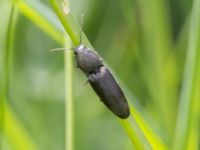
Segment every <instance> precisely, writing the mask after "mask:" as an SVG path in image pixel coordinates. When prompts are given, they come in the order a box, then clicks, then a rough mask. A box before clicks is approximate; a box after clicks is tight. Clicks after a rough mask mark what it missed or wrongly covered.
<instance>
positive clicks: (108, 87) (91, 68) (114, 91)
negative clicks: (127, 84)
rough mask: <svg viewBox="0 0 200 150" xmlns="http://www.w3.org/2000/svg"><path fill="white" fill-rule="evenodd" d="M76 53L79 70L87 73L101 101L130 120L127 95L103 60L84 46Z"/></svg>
mask: <svg viewBox="0 0 200 150" xmlns="http://www.w3.org/2000/svg"><path fill="white" fill-rule="evenodd" d="M80 43H81V42H80ZM74 53H75V56H76V61H77V66H78V68H80V69H81V70H82V71H83V72H84V73H85V75H86V76H87V78H88V81H89V83H90V85H91V86H92V88H93V89H94V91H95V92H96V94H97V95H98V96H99V97H100V99H101V101H102V102H103V103H104V104H105V105H106V106H107V107H108V109H110V110H111V111H112V112H113V113H114V114H115V115H117V116H118V117H120V118H122V119H126V118H128V116H129V115H130V110H129V106H128V103H127V100H126V98H125V95H124V93H123V91H122V89H121V88H120V87H119V85H118V84H117V82H116V80H115V79H114V77H113V75H112V73H111V72H110V70H109V69H108V68H107V67H106V66H105V65H104V64H103V61H102V59H101V58H100V57H99V56H98V55H97V53H95V52H94V51H92V50H91V49H90V48H88V47H86V46H84V45H82V44H79V45H78V46H77V47H76V48H74Z"/></svg>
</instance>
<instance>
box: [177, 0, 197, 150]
mask: <svg viewBox="0 0 200 150" xmlns="http://www.w3.org/2000/svg"><path fill="white" fill-rule="evenodd" d="M199 85H200V1H199V0H194V2H193V8H192V15H191V22H190V35H189V45H188V51H187V59H186V66H185V72H184V78H183V87H182V90H181V95H180V104H179V111H178V119H177V126H176V133H175V139H174V150H185V149H188V150H189V149H194V150H195V149H199V148H198V147H199V117H200V116H199V106H200V102H199V99H200V97H199V91H200V88H199ZM190 146H191V147H190ZM192 147H193V148H192Z"/></svg>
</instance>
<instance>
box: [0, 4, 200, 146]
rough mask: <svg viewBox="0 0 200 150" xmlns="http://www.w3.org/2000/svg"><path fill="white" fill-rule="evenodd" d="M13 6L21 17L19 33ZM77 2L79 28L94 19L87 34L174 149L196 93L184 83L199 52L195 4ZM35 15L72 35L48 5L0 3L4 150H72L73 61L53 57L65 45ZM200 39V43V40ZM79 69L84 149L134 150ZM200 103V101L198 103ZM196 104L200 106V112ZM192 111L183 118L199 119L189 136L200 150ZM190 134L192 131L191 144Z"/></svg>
mask: <svg viewBox="0 0 200 150" xmlns="http://www.w3.org/2000/svg"><path fill="white" fill-rule="evenodd" d="M194 1H195V0H194ZM196 1H198V0H196ZM12 2H13V6H14V7H15V13H14V14H15V15H14V17H13V19H12V27H10V26H11V22H10V21H9V18H10V15H11V10H12ZM70 3H71V13H72V15H73V16H74V18H75V19H76V20H77V21H78V22H80V21H79V20H80V16H81V14H84V16H85V17H84V25H83V31H84V33H85V34H86V36H87V37H88V39H89V41H90V42H91V44H92V45H93V47H94V48H95V50H96V51H97V52H98V53H99V54H100V55H101V57H102V58H103V59H104V60H105V62H106V64H108V65H109V67H110V68H111V70H113V72H114V73H115V75H116V76H117V78H118V80H119V84H120V85H122V86H123V89H124V91H125V93H126V95H127V97H128V99H129V103H130V104H133V105H134V106H136V107H137V110H138V111H139V113H140V114H141V116H142V117H143V118H144V119H145V120H146V122H147V124H148V125H149V127H150V128H153V129H155V131H156V132H157V133H158V134H159V136H160V139H163V141H164V143H165V144H166V145H167V147H168V148H169V149H173V148H172V147H173V145H174V142H175V141H176V139H179V138H178V137H177V135H176V133H177V132H178V131H177V132H176V130H177V129H176V124H178V123H177V122H178V121H177V120H178V119H177V116H178V117H179V118H180V116H181V115H179V114H178V113H177V112H178V111H181V110H182V109H180V107H181V105H179V100H180V99H181V97H180V95H184V94H181V93H187V91H188V93H190V89H194V88H190V86H189V87H188V88H189V89H186V90H185V91H183V90H182V89H183V87H184V85H185V82H187V79H190V77H188V78H184V76H185V75H184V69H185V66H186V58H187V56H186V55H187V51H189V50H190V49H189V48H188V41H189V40H188V39H189V37H190V36H189V35H190V34H189V33H190V24H191V21H190V18H191V14H192V13H191V12H192V10H193V9H192V4H193V1H192V0H185V1H181V0H71V1H70ZM197 3H198V2H197ZM25 6H27V7H25ZM28 6H30V8H31V9H32V10H34V11H35V12H37V13H38V15H39V16H40V17H42V18H46V19H47V20H48V21H49V22H48V24H50V25H51V24H53V27H54V28H55V30H56V31H57V33H59V35H60V37H62V36H63V35H64V34H65V30H64V28H63V27H62V25H61V23H60V21H59V20H58V19H57V17H56V15H55V13H54V12H53V10H52V8H51V6H50V3H49V1H48V0H39V1H32V0H14V1H9V0H0V99H1V103H0V105H1V107H0V109H1V110H0V112H1V114H0V119H1V120H0V128H1V130H0V131H1V132H0V138H1V139H0V142H1V143H0V144H1V146H2V149H3V150H21V149H30V150H31V149H39V150H64V149H65V142H66V140H65V128H66V125H65V100H64V99H65V77H66V76H67V73H65V69H64V53H63V52H59V53H51V52H49V50H50V49H53V48H58V47H63V45H61V43H62V41H61V40H60V41H61V42H59V40H57V41H56V40H55V39H56V37H53V36H52V35H51V34H50V32H49V33H48V29H47V30H45V29H44V28H42V27H41V26H40V20H38V21H37V19H34V12H31V11H27V10H28ZM25 8H27V9H25ZM31 9H30V10H31ZM198 11H200V6H198ZM27 14H30V15H27ZM198 14H199V13H198ZM199 16H200V15H198V16H197V18H198V17H199ZM198 25H199V24H198ZM47 28H48V27H47ZM199 28H200V27H199V26H197V27H196V28H195V29H199ZM199 30H200V29H199ZM199 30H198V31H196V32H197V33H199V32H200V31H199ZM193 37H194V38H195V36H193ZM197 37H199V38H196V41H199V42H200V36H197ZM57 39H59V38H57ZM194 41H195V40H194ZM197 43H198V42H197ZM194 44H195V43H194ZM67 47H71V46H70V45H69V46H67ZM197 50H198V51H199V47H198V48H197ZM195 56H199V52H198V54H196V55H195ZM198 58H199V59H200V57H196V59H198ZM196 59H195V60H196ZM197 63H198V62H197ZM197 63H196V64H197ZM73 65H74V81H73V83H74V88H73V89H74V90H73V92H74V100H73V103H74V147H75V149H76V150H131V149H134V148H133V145H134V144H133V145H132V142H131V140H130V139H129V138H130V137H128V136H127V135H126V133H125V132H124V131H123V127H122V126H121V125H120V124H119V123H118V121H117V119H116V117H115V116H114V115H113V114H112V113H111V112H109V111H108V110H107V109H106V108H105V106H104V105H103V104H102V103H100V101H99V98H98V97H97V96H96V94H95V93H94V91H93V90H92V89H91V87H90V86H89V84H87V85H85V84H84V83H85V82H86V80H87V79H86V77H85V76H84V74H83V73H82V72H81V71H80V70H79V69H77V68H76V64H75V63H74V64H73ZM194 65H195V63H194ZM189 66H190V65H189ZM196 68H197V70H196V71H194V72H195V75H196V76H195V77H194V79H195V81H196V82H195V83H194V84H195V85H197V86H195V85H193V84H192V85H193V86H194V87H195V90H194V91H198V90H200V87H199V86H198V84H199V83H200V80H199V77H198V75H199V74H200V72H199V70H200V69H199V68H200V67H199V66H197V67H196ZM186 69H187V68H186ZM186 72H187V71H186ZM189 72H190V71H189ZM191 72H192V71H191ZM186 76H187V75H186ZM196 78H197V79H196ZM66 86H67V85H66ZM186 87H187V86H186ZM193 94H194V92H193ZM183 97H184V96H183ZM186 97H187V96H186ZM191 97H192V96H191ZM199 98H200V96H199V94H197V96H196V99H199ZM191 99H192V98H191ZM191 99H190V100H191ZM192 102H193V101H192ZM192 102H191V103H192ZM196 102H197V101H195V102H193V103H192V104H191V105H193V104H195V105H196V104H199V103H198V102H197V103H196ZM196 106H197V105H196ZM185 109H186V110H184V109H183V110H182V111H183V112H186V114H188V116H190V115H191V114H192V115H193V114H195V116H196V118H195V122H196V121H197V124H198V125H197V126H195V127H193V126H192V127H191V126H190V125H189V127H188V128H192V129H194V131H195V132H197V135H196V136H193V137H194V141H197V142H196V143H195V142H194V143H193V145H194V144H196V147H195V146H194V147H195V148H194V150H195V149H199V134H198V132H199V108H194V109H195V113H193V111H192V110H193V107H192V108H191V109H192V110H191V109H189V112H187V108H185ZM196 110H197V111H196ZM190 112H191V113H190ZM133 117H134V116H133ZM183 117H184V116H183ZM186 118H187V116H186ZM188 118H190V119H191V118H193V117H188ZM6 119H7V120H8V121H5V120H6ZM190 121H191V120H190ZM188 122H189V121H188V120H187V121H186V124H187V123H188ZM191 122H192V121H191ZM196 127H197V128H196ZM190 131H191V130H190ZM178 134H179V133H178ZM180 135H181V134H180ZM189 135H190V132H187V133H186V134H185V137H186V138H187V137H190V136H189ZM176 137H177V138H176ZM187 140H188V139H187ZM187 140H185V141H187ZM178 141H179V140H178ZM183 141H184V140H183ZM188 141H189V140H188ZM180 143H182V142H180ZM186 143H187V142H186ZM182 144H183V143H182ZM175 145H176V144H175ZM189 145H190V144H189ZM187 148H188V146H186V147H185V149H187ZM180 149H181V148H180ZM191 150H193V148H192V149H191Z"/></svg>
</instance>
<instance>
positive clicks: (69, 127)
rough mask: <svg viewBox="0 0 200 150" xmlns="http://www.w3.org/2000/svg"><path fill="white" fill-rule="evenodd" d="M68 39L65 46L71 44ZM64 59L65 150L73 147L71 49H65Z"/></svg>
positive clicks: (70, 149) (71, 149)
mask: <svg viewBox="0 0 200 150" xmlns="http://www.w3.org/2000/svg"><path fill="white" fill-rule="evenodd" d="M69 43H71V41H70V39H69V38H67V40H66V47H67V46H69V45H71V44H69ZM64 61H65V89H66V92H65V112H66V113H65V117H66V118H65V120H66V142H65V144H66V150H73V149H74V142H73V139H74V132H73V131H74V128H73V126H74V119H73V118H74V110H73V107H74V106H73V76H74V75H73V51H72V50H67V51H65V55H64Z"/></svg>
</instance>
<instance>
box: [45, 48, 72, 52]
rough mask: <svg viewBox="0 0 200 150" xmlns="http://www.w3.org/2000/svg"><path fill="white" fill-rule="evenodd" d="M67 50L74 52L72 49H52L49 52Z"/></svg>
mask: <svg viewBox="0 0 200 150" xmlns="http://www.w3.org/2000/svg"><path fill="white" fill-rule="evenodd" d="M67 50H74V48H54V49H51V50H49V51H50V52H53V51H67Z"/></svg>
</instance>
